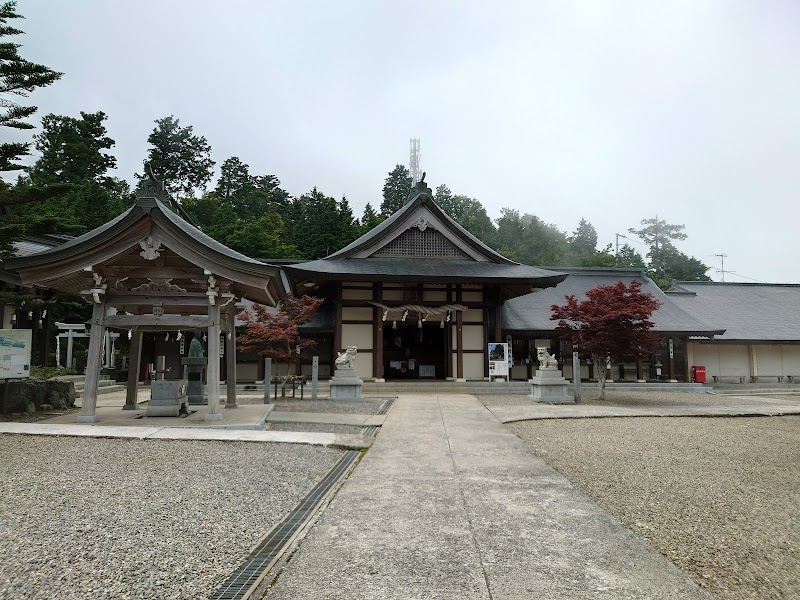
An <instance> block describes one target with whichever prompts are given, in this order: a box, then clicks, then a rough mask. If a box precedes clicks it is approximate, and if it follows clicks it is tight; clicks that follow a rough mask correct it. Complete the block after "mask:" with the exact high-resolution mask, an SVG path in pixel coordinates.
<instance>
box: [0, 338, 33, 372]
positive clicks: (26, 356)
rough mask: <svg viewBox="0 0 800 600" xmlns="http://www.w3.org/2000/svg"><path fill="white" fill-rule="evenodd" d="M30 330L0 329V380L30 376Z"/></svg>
mask: <svg viewBox="0 0 800 600" xmlns="http://www.w3.org/2000/svg"><path fill="white" fill-rule="evenodd" d="M31 333H32V332H31V330H30V329H0V379H20V378H23V377H30V375H31Z"/></svg>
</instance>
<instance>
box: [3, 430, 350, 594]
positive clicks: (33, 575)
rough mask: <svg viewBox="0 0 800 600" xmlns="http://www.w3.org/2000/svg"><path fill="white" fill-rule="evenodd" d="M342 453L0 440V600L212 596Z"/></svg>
mask: <svg viewBox="0 0 800 600" xmlns="http://www.w3.org/2000/svg"><path fill="white" fill-rule="evenodd" d="M340 455H341V453H340V452H339V451H338V450H333V449H327V448H320V447H314V446H300V445H296V444H254V443H224V442H199V441H180V442H173V441H156V440H119V439H115V440H109V439H85V438H50V437H39V436H36V437H33V436H31V437H28V436H17V435H0V456H2V461H0V548H2V549H3V551H2V553H0V598H28V599H38V598H42V599H50V598H61V599H68V598H82V599H83V598H88V599H93V598H115V599H116V598H136V599H145V598H153V599H159V600H163V599H171V598H174V599H188V598H208V597H209V596H210V595H211V593H213V591H214V590H215V589H216V588H217V587H218V586H219V585H220V584H221V583H222V582H223V581H224V580H225V578H226V577H227V576H228V575H229V574H230V573H231V572H232V570H233V569H234V568H235V567H236V566H237V565H238V564H239V563H240V561H241V560H242V559H243V558H244V557H245V556H246V555H247V553H248V551H249V550H250V549H251V547H252V546H253V545H254V544H255V542H256V541H257V540H258V539H259V538H260V537H261V536H262V535H263V534H264V533H266V531H267V530H268V529H269V528H270V527H271V526H272V525H273V524H274V523H275V522H277V520H278V519H279V518H280V517H281V516H282V515H283V514H284V513H285V512H287V511H288V510H289V509H290V508H291V507H292V506H294V505H295V504H296V503H297V502H298V501H299V500H300V499H301V498H302V497H303V496H304V495H305V494H306V493H307V492H308V491H309V490H310V489H311V487H312V486H313V485H314V483H315V482H316V481H317V480H318V479H319V478H320V477H321V476H322V475H323V474H324V473H325V472H326V471H327V470H328V469H330V468H331V467H332V466H333V464H334V463H335V462H336V460H337V459H338V458H339V456H340Z"/></svg>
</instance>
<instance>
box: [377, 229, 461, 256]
mask: <svg viewBox="0 0 800 600" xmlns="http://www.w3.org/2000/svg"><path fill="white" fill-rule="evenodd" d="M374 256H413V257H417V258H426V257H430V258H466V257H467V255H466V254H464V253H463V252H462V251H461V250H460V249H459V248H458V247H457V246H456V245H455V244H454V243H453V242H451V241H450V240H448V239H447V238H446V237H444V236H443V235H442V234H441V233H439V232H438V231H436V230H435V229H433V228H432V227H427V228H426V229H425V230H424V231H422V230H420V229H418V228H417V227H412V228H410V229H407V230H406V231H404V232H403V233H401V234H400V235H399V236H397V237H396V238H395V239H393V240H392V241H391V242H389V243H388V244H386V245H385V246H384V247H383V248H381V249H380V250H378V251H377V252H376V253H375V254H374Z"/></svg>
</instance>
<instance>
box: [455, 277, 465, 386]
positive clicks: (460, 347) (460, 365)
mask: <svg viewBox="0 0 800 600" xmlns="http://www.w3.org/2000/svg"><path fill="white" fill-rule="evenodd" d="M456 302H457V303H459V304H461V286H460V285H457V286H456ZM463 324H464V315H463V314H462V312H461V311H460V310H457V311H456V381H464V331H463Z"/></svg>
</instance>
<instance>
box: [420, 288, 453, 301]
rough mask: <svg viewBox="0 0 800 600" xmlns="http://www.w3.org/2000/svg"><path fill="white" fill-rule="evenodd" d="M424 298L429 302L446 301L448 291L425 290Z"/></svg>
mask: <svg viewBox="0 0 800 600" xmlns="http://www.w3.org/2000/svg"><path fill="white" fill-rule="evenodd" d="M422 298H423V300H426V301H428V302H446V301H447V292H446V291H445V290H424V291H423V292H422Z"/></svg>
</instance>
